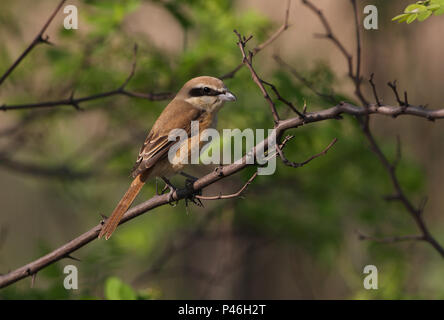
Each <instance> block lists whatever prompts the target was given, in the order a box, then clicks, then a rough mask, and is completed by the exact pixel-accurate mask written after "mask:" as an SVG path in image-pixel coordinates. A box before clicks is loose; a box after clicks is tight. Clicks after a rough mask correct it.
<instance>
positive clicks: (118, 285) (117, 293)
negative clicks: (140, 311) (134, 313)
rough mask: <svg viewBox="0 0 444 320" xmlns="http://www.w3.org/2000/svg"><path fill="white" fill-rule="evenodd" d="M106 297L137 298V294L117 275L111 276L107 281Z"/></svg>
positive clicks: (109, 298) (116, 298) (111, 298)
mask: <svg viewBox="0 0 444 320" xmlns="http://www.w3.org/2000/svg"><path fill="white" fill-rule="evenodd" d="M105 297H106V299H108V300H136V299H137V294H136V293H135V292H134V290H133V289H132V288H131V287H130V286H129V285H127V284H125V283H123V282H122V280H120V279H119V278H117V277H110V278H108V279H107V280H106V282H105Z"/></svg>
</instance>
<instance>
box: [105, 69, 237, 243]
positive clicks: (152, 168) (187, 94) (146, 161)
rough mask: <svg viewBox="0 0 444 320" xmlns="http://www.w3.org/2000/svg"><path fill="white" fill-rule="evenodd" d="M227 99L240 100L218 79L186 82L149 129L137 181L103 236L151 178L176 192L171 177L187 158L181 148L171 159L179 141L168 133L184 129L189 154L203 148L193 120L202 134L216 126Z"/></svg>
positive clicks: (107, 222)
mask: <svg viewBox="0 0 444 320" xmlns="http://www.w3.org/2000/svg"><path fill="white" fill-rule="evenodd" d="M227 101H236V96H235V95H234V94H233V93H232V92H230V91H229V90H228V89H227V87H226V86H225V84H224V82H223V81H222V80H220V79H218V78H215V77H210V76H200V77H196V78H193V79H191V80H189V81H188V82H186V83H185V84H184V85H183V87H182V88H181V89H180V90H179V91H178V93H177V94H176V96H175V97H174V99H173V100H171V102H170V103H169V104H168V105H167V106H166V107H165V109H164V110H163V111H162V112H161V114H160V115H159V117H158V118H157V120H156V121H155V122H154V125H153V126H152V128H151V130H150V131H149V133H148V135H147V137H146V139H145V142H144V143H143V145H142V147H141V148H140V151H139V155H138V157H137V160H136V163H135V164H134V167H133V169H132V172H131V176H132V178H133V181H132V182H131V185H130V186H129V188H128V190H127V191H126V193H125V194H124V196H123V197H122V199H121V200H120V201H119V203H118V204H117V206H116V208H115V209H114V211H113V212H112V214H111V216H110V217H109V218H107V219H106V220H105V222H104V224H103V226H102V229H101V230H100V233H99V235H98V237H99V238H102V237H104V238H105V239H106V240H108V239H109V238H110V237H111V235H112V233H113V232H114V231H115V229H116V228H117V226H118V225H119V223H120V220H121V219H122V217H123V215H124V213H125V212H126V211H127V210H128V208H129V207H130V206H131V204H132V202H133V201H134V199H135V198H136V196H137V195H138V193H139V192H140V190H141V189H142V187H143V185H144V184H145V183H146V181H147V180H149V179H152V178H157V177H159V178H161V179H162V180H163V181H164V182H165V183H166V186H165V187H168V188H169V189H170V195H172V193H173V191H174V187H173V186H172V185H171V183H170V182H169V180H168V178H169V177H171V176H173V175H175V174H177V173H179V172H181V173H183V171H182V170H183V168H184V166H185V163H184V161H177V160H181V159H178V158H180V156H181V157H183V155H179V153H180V149H179V150H177V152H176V156H175V158H176V159H175V160H176V161H169V158H168V151H169V150H170V148H171V147H172V146H173V145H174V144H175V143H176V142H175V141H170V140H169V139H168V135H169V134H170V132H171V131H172V130H174V129H183V130H185V132H186V133H187V140H186V141H185V142H183V143H188V154H187V156H189V155H190V154H191V152H193V150H196V149H197V148H198V149H199V150H200V149H201V148H202V146H203V142H201V141H200V139H195V138H194V139H192V138H191V123H192V121H198V123H199V136H200V134H201V133H202V131H203V130H205V129H208V128H216V124H217V113H218V111H219V110H220V109H221V107H222V106H223V105H224V103H225V102H227ZM182 160H183V159H182Z"/></svg>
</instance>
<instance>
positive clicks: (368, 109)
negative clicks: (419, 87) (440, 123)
mask: <svg viewBox="0 0 444 320" xmlns="http://www.w3.org/2000/svg"><path fill="white" fill-rule="evenodd" d="M350 1H351V3H352V6H353V11H354V16H355V27H356V42H357V58H358V63H357V67H356V74H354V73H353V69H352V63H351V61H352V57H351V55H349V54H348V52H347V51H346V50H345V49H344V46H343V45H342V44H341V42H339V40H337V38H336V37H335V36H334V35H333V34H332V32H331V28H330V26H329V24H328V22H327V20H326V18H325V16H324V15H323V14H322V12H321V10H319V9H318V8H316V7H315V6H314V5H313V4H312V3H311V2H309V1H308V0H302V2H303V3H304V4H306V5H307V6H308V7H309V8H310V9H312V10H313V11H314V12H315V13H316V14H317V15H318V17H319V19H320V20H321V22H322V23H323V24H324V27H325V29H326V31H327V38H330V39H331V40H333V42H334V43H335V44H336V45H337V47H338V48H339V49H340V50H341V51H342V52H343V53H344V55H345V56H346V58H347V61H348V62H349V64H348V66H349V76H350V78H352V79H353V80H354V82H355V95H356V96H357V98H358V99H359V100H360V101H361V103H362V104H363V107H361V108H362V109H363V112H360V114H357V113H355V115H365V121H362V120H360V122H361V129H362V132H363V133H364V135H365V137H366V138H367V140H368V141H369V143H370V147H371V149H372V151H373V152H374V153H375V154H376V156H377V157H378V159H379V160H380V162H381V163H382V165H383V166H384V168H385V169H386V171H387V173H388V175H389V177H390V180H391V182H392V185H393V188H394V189H395V195H394V196H392V197H391V200H398V201H400V202H401V203H402V205H403V206H404V208H405V209H406V211H407V212H408V213H409V214H410V215H411V217H412V218H413V220H414V221H415V223H416V225H417V226H418V228H419V229H420V231H421V233H422V236H421V237H422V240H424V241H426V242H428V243H429V244H430V245H431V246H432V247H433V248H434V249H435V250H436V251H438V253H439V254H440V255H441V256H442V257H444V247H442V246H441V245H440V244H439V243H438V242H437V241H436V239H435V238H434V237H433V236H432V235H431V233H430V231H429V229H428V227H427V226H426V224H425V221H424V219H423V217H422V212H423V210H424V204H421V205H420V207H419V208H416V207H415V206H414V205H413V204H412V202H411V201H410V200H409V199H408V197H407V196H406V194H405V193H404V190H403V189H402V187H401V184H400V182H399V180H398V177H397V175H396V164H397V163H398V162H399V157H400V142H398V149H397V158H396V159H395V162H394V164H391V163H390V162H389V161H388V159H387V157H386V156H385V154H384V153H383V152H382V149H381V147H380V146H379V145H378V143H377V142H376V140H375V138H374V137H373V134H372V133H371V130H370V126H369V117H368V115H369V114H370V113H379V114H390V113H391V115H392V116H393V117H397V116H399V115H401V114H406V113H408V114H412V115H415V116H419V117H424V118H426V119H428V120H432V121H433V120H435V119H441V118H443V116H444V109H440V110H434V111H427V110H425V108H424V107H423V106H417V107H412V106H411V105H409V103H408V101H407V92H404V101H401V99H400V97H399V94H398V90H397V87H396V81H394V82H393V83H390V82H389V83H388V86H389V87H390V88H392V90H393V92H394V94H395V97H396V100H397V102H398V104H399V107H393V106H385V105H382V104H381V103H380V101H379V98H378V95H377V92H376V87H375V86H374V84H373V75H372V76H371V77H370V85H371V86H372V89H373V93H374V96H375V99H376V105H374V104H372V105H370V104H368V102H367V100H366V99H365V98H364V96H363V95H362V91H361V79H360V55H361V49H360V48H361V43H360V35H359V22H358V13H357V8H356V0H350ZM343 105H347V104H345V103H344V104H343ZM348 107H350V105H349V106H348ZM380 108H381V109H383V110H379V109H380ZM353 109H354V107H353ZM395 110H396V111H395ZM358 120H359V118H358Z"/></svg>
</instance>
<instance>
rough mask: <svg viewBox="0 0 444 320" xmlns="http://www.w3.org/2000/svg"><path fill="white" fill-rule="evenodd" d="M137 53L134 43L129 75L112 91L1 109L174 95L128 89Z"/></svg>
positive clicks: (6, 106) (149, 98) (5, 106)
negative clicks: (115, 98) (120, 96)
mask: <svg viewBox="0 0 444 320" xmlns="http://www.w3.org/2000/svg"><path fill="white" fill-rule="evenodd" d="M136 55H137V45H134V60H133V64H132V67H131V71H130V73H129V75H128V77H127V78H126V79H125V81H124V82H123V83H122V84H121V85H120V86H119V87H118V88H117V89H114V90H111V91H106V92H102V93H97V94H93V95H90V96H85V97H81V98H74V92H73V93H72V94H71V96H70V97H69V98H67V99H62V100H56V101H45V102H38V103H27V104H17V105H9V106H8V105H5V104H4V105H2V106H0V110H1V111H7V110H20V109H37V108H53V107H58V106H72V107H74V108H75V109H76V110H81V108H80V103H83V102H87V101H92V100H97V99H101V98H106V97H111V96H115V95H125V96H128V97H134V98H142V99H147V100H150V101H160V100H166V99H170V98H172V97H174V94H172V93H169V92H165V93H141V92H133V91H128V90H126V86H127V85H128V83H129V82H130V80H131V79H132V78H133V76H134V73H135V71H136V62H137V59H136Z"/></svg>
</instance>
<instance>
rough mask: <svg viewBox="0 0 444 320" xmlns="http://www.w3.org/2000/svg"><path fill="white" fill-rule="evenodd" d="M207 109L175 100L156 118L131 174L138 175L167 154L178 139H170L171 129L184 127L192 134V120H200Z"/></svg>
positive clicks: (188, 133)
mask: <svg viewBox="0 0 444 320" xmlns="http://www.w3.org/2000/svg"><path fill="white" fill-rule="evenodd" d="M204 113H205V111H203V110H200V109H197V108H194V107H192V106H191V105H190V104H188V103H186V102H184V101H175V100H173V101H172V102H171V103H170V104H169V105H168V106H167V107H166V108H165V110H164V111H163V112H162V114H161V115H160V116H159V118H158V119H157V120H156V123H155V124H154V126H153V128H152V129H151V131H150V133H149V134H148V136H147V137H146V139H145V142H144V143H143V145H142V147H141V148H140V151H139V156H138V157H137V160H136V163H135V164H134V167H133V169H132V172H131V175H132V176H133V177H136V176H137V175H139V174H140V173H142V172H144V171H145V170H147V169H149V168H151V167H153V166H154V165H155V164H156V162H157V161H159V160H160V159H163V158H165V157H166V156H167V154H168V150H169V149H170V147H171V146H173V145H174V144H175V143H176V141H168V135H169V133H170V131H171V130H174V129H183V130H185V132H187V135H188V136H190V135H191V121H196V120H199V119H200V118H201V117H202V116H203V115H204Z"/></svg>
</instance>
